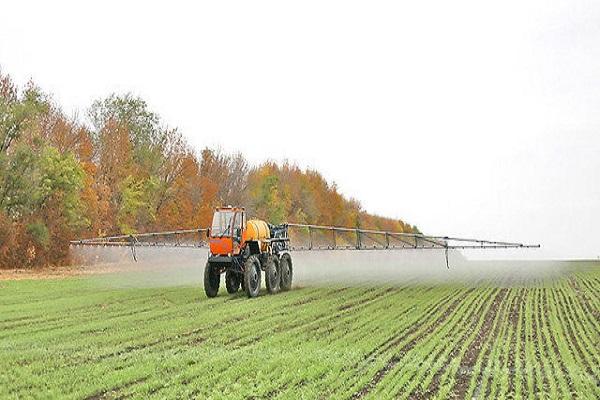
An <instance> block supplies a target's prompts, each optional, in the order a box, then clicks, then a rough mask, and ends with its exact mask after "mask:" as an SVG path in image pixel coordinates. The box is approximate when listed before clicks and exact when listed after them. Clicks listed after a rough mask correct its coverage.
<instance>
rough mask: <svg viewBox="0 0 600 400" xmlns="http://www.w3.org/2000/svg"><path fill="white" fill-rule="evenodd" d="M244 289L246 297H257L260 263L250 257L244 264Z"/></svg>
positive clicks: (254, 257)
mask: <svg viewBox="0 0 600 400" xmlns="http://www.w3.org/2000/svg"><path fill="white" fill-rule="evenodd" d="M244 289H245V290H246V294H247V295H248V297H256V296H258V292H259V291H260V261H258V258H257V257H256V256H250V257H248V259H247V260H246V262H245V263H244Z"/></svg>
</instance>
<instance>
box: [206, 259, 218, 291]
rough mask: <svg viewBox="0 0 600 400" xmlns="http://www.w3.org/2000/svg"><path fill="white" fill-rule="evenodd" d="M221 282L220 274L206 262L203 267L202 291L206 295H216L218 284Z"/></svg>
mask: <svg viewBox="0 0 600 400" xmlns="http://www.w3.org/2000/svg"><path fill="white" fill-rule="evenodd" d="M220 283H221V274H220V273H219V272H218V271H217V270H216V269H215V268H214V267H213V266H212V265H210V262H206V266H205V267H204V292H205V293H206V296H207V297H216V296H217V293H219V284H220Z"/></svg>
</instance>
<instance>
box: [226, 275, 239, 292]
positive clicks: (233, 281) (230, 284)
mask: <svg viewBox="0 0 600 400" xmlns="http://www.w3.org/2000/svg"><path fill="white" fill-rule="evenodd" d="M241 280H242V279H241V276H240V274H238V273H237V272H233V271H227V272H225V287H226V288H227V293H229V294H234V293H237V291H238V290H239V289H240V283H241Z"/></svg>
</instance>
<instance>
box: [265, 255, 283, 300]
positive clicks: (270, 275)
mask: <svg viewBox="0 0 600 400" xmlns="http://www.w3.org/2000/svg"><path fill="white" fill-rule="evenodd" d="M280 271H281V269H280V266H279V259H278V258H277V257H276V256H274V257H269V260H268V261H267V265H266V267H265V283H266V284H267V290H268V291H269V293H271V294H274V293H277V292H279V288H280V283H281V273H280Z"/></svg>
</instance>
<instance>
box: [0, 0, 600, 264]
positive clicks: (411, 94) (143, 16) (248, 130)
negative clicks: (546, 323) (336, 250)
mask: <svg viewBox="0 0 600 400" xmlns="http://www.w3.org/2000/svg"><path fill="white" fill-rule="evenodd" d="M187 3H188V2H183V1H182V2H179V1H164V2H162V3H155V2H149V1H140V2H134V1H130V2H125V1H114V2H113V1H96V2H90V1H86V2H82V1H73V2H64V1H52V2H47V1H40V2H32V1H23V0H20V1H18V2H17V1H13V2H11V4H7V3H6V2H4V3H3V4H2V6H1V11H2V17H1V18H0V20H1V22H0V66H1V67H2V69H3V72H4V73H9V74H10V75H11V76H12V77H13V78H14V79H15V80H16V81H17V82H19V83H24V82H26V81H27V80H29V79H33V80H34V81H35V82H36V83H38V84H39V85H40V86H41V87H42V88H43V89H44V90H46V91H49V92H51V93H53V94H54V95H55V99H56V101H58V102H59V103H60V104H62V105H63V106H64V107H65V110H66V111H67V112H68V113H72V112H76V111H79V112H80V113H83V112H84V110H85V109H86V108H87V107H88V106H89V105H90V103H91V101H92V100H93V99H95V98H99V97H104V96H107V95H108V94H110V93H112V92H121V93H123V92H132V93H134V94H137V95H140V96H142V97H143V98H144V99H146V100H147V101H148V103H149V104H150V106H151V107H152V109H153V110H155V111H156V112H158V113H159V114H160V115H161V116H162V117H163V119H164V120H165V121H166V122H167V123H168V124H169V125H171V126H177V127H179V128H180V130H181V131H182V133H183V134H184V135H185V136H187V137H188V138H189V140H190V142H191V143H192V144H193V145H194V146H195V147H196V148H197V149H200V148H202V147H204V146H207V145H209V146H220V147H221V148H222V149H223V150H225V151H242V152H243V153H244V155H245V156H246V157H247V158H248V159H249V160H250V161H251V162H253V163H258V162H260V161H264V160H266V159H273V160H283V159H288V160H290V161H293V162H296V163H298V164H299V165H301V166H303V167H311V168H314V169H317V170H319V171H321V172H322V173H323V174H324V175H325V177H326V178H327V179H328V180H329V181H335V182H336V183H337V185H338V187H339V189H340V190H341V192H343V193H344V194H346V195H348V196H353V197H355V198H357V199H358V200H360V201H361V203H362V204H363V206H364V208H365V209H366V210H367V211H369V212H374V213H378V214H381V215H385V216H390V217H399V218H402V219H404V220H406V221H408V222H410V223H413V224H416V225H417V226H418V227H419V228H420V229H421V230H422V231H424V232H426V233H431V234H452V235H462V236H467V237H482V238H490V239H498V240H515V241H523V242H531V243H540V244H541V245H542V246H543V247H542V249H541V250H539V251H537V250H536V251H528V252H524V253H519V254H520V255H521V254H522V255H523V257H540V258H553V257H558V258H567V257H593V258H596V257H598V256H600V2H598V1H578V0H565V1H557V0H554V1H550V2H548V1H502V2H494V3H492V2H482V1H453V2H449V1H439V2H437V1H435V2H434V1H418V2H417V1H415V2H398V1H390V2H382V1H362V2H356V1H347V0H346V1H340V2H332V1H324V0H319V1H307V0H304V1H301V2H286V1H280V0H279V1H268V2H265V1H251V2H250V1H239V2H238V1H216V2H198V4H197V5H189V4H187ZM499 256H503V254H502V253H500V254H499Z"/></svg>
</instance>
